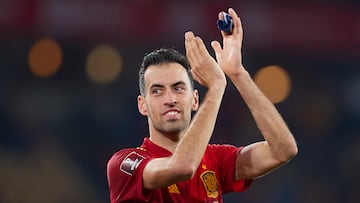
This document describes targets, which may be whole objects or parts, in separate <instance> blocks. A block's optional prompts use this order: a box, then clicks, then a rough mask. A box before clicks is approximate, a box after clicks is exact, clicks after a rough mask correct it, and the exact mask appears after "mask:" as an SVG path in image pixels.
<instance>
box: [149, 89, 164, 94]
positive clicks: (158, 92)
mask: <svg viewBox="0 0 360 203" xmlns="http://www.w3.org/2000/svg"><path fill="white" fill-rule="evenodd" d="M161 93H162V89H161V88H153V89H151V94H154V95H160V94H161Z"/></svg>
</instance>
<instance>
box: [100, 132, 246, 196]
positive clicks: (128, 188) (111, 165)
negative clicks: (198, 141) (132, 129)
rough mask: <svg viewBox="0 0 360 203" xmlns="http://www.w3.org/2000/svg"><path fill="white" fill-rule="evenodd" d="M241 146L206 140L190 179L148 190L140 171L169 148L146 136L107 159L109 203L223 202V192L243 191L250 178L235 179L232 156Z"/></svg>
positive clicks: (168, 154) (165, 153)
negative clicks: (203, 151)
mask: <svg viewBox="0 0 360 203" xmlns="http://www.w3.org/2000/svg"><path fill="white" fill-rule="evenodd" d="M240 150H241V148H237V147H235V146H232V145H214V144H209V145H208V147H207V149H206V151H205V154H204V156H203V159H202V161H201V163H200V165H199V168H198V169H197V171H196V174H195V175H194V176H193V178H192V179H190V180H186V181H183V182H178V183H176V184H173V185H170V186H168V187H166V188H162V189H155V190H147V189H145V188H144V187H143V180H142V173H143V170H144V168H145V166H146V164H147V163H148V162H149V161H150V160H151V159H153V158H159V157H167V156H171V152H169V151H168V150H166V149H164V148H162V147H160V146H157V145H155V144H154V143H152V142H151V141H150V140H149V139H148V138H145V139H144V143H143V144H142V145H141V147H138V148H130V149H123V150H120V151H118V152H116V153H115V154H114V155H113V156H112V157H111V159H110V160H109V162H108V165H107V176H108V184H109V190H110V201H111V203H119V202H156V203H160V202H166V203H169V202H187V203H197V202H222V194H224V193H228V192H233V191H237V192H240V191H243V190H245V189H246V188H248V187H249V186H250V184H251V182H252V180H238V181H235V160H236V156H237V154H238V153H239V151H240Z"/></svg>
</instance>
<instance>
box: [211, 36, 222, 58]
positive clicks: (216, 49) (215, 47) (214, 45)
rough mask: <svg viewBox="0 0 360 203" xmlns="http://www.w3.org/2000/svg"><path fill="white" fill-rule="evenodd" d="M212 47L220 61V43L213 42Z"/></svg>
mask: <svg viewBox="0 0 360 203" xmlns="http://www.w3.org/2000/svg"><path fill="white" fill-rule="evenodd" d="M211 47H212V48H213V49H214V52H215V56H216V60H217V61H218V59H219V58H220V54H221V51H222V49H221V45H220V42H218V41H212V42H211Z"/></svg>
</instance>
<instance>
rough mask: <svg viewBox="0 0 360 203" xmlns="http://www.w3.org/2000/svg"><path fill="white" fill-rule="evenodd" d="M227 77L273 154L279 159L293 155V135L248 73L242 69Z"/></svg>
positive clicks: (295, 148) (294, 146)
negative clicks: (247, 108)
mask: <svg viewBox="0 0 360 203" xmlns="http://www.w3.org/2000/svg"><path fill="white" fill-rule="evenodd" d="M243 70H245V69H243ZM229 78H230V79H231V81H232V82H233V84H234V85H235V87H236V88H237V90H238V91H239V93H240V94H241V96H242V98H243V99H244V101H245V103H246V104H247V106H248V107H249V109H250V112H251V114H252V115H253V117H254V120H255V122H256V124H257V126H258V128H259V129H260V131H261V133H262V135H263V136H264V138H265V140H266V141H267V142H268V145H269V147H270V150H271V152H272V153H273V156H274V157H276V158H277V159H278V160H280V161H287V160H289V159H290V158H291V157H293V156H294V155H295V154H296V153H297V146H296V142H295V139H294V137H293V135H292V134H291V132H290V130H289V128H288V126H287V125H286V123H285V122H284V120H283V118H282V116H281V115H280V113H279V112H278V111H277V109H276V108H275V106H274V104H273V103H272V102H271V101H270V100H269V99H268V98H267V97H266V96H265V95H264V94H263V93H262V92H261V90H260V89H259V88H258V87H257V85H256V84H255V83H254V81H253V80H252V78H251V77H250V75H249V73H248V72H246V71H242V72H241V73H236V74H233V75H230V76H229Z"/></svg>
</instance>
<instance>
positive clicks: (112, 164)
mask: <svg viewBox="0 0 360 203" xmlns="http://www.w3.org/2000/svg"><path fill="white" fill-rule="evenodd" d="M148 158H150V155H149V154H148V153H147V152H146V151H144V150H142V149H141V148H127V149H122V150H119V151H117V152H115V153H114V154H113V155H112V156H111V158H110V159H109V161H108V163H107V168H108V171H111V170H113V169H116V170H119V169H120V170H121V171H122V172H124V173H126V174H129V175H131V174H132V172H133V171H134V170H135V169H136V168H137V167H138V166H139V164H140V163H141V162H142V161H143V160H144V159H148Z"/></svg>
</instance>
